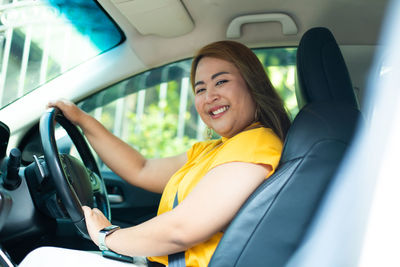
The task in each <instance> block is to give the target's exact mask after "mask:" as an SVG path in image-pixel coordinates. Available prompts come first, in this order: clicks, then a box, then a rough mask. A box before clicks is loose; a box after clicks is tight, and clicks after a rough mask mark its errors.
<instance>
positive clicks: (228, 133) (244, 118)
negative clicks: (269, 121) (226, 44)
mask: <svg viewBox="0 0 400 267" xmlns="http://www.w3.org/2000/svg"><path fill="white" fill-rule="evenodd" d="M194 93H195V106H196V109H197V112H198V113H199V114H200V117H201V118H202V120H203V121H204V123H205V124H206V125H207V126H208V127H210V128H212V129H214V131H215V132H216V133H218V134H219V135H221V136H224V137H232V136H234V135H236V134H237V133H239V132H241V131H242V130H243V129H244V128H246V127H247V126H249V125H250V124H251V123H252V122H253V121H254V113H255V110H256V104H255V102H254V100H253V98H252V97H251V95H250V91H249V89H248V87H247V85H246V82H245V81H244V79H243V77H242V75H241V74H240V72H239V70H238V69H237V68H236V66H235V65H234V64H233V63H231V62H229V61H225V60H222V59H218V58H212V57H204V58H202V59H201V60H200V61H199V63H198V65H197V69H196V76H195V85H194Z"/></svg>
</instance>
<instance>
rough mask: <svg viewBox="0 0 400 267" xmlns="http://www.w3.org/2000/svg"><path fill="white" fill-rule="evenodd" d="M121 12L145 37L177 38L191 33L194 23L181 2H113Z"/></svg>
mask: <svg viewBox="0 0 400 267" xmlns="http://www.w3.org/2000/svg"><path fill="white" fill-rule="evenodd" d="M113 2H114V4H115V6H116V7H117V8H118V9H119V11H120V12H121V13H122V14H123V15H124V16H125V17H126V18H127V19H128V20H129V22H130V23H132V25H133V26H134V27H135V28H136V29H137V30H138V31H139V32H140V33H141V34H143V35H148V34H154V35H159V36H162V37H176V36H181V35H184V34H186V33H189V32H190V31H191V30H192V29H193V27H194V24H193V21H192V19H191V17H190V15H189V13H188V12H187V10H186V8H185V6H184V5H183V3H182V2H181V1H180V0H128V1H126V0H113Z"/></svg>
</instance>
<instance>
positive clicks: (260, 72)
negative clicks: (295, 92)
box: [190, 41, 290, 140]
mask: <svg viewBox="0 0 400 267" xmlns="http://www.w3.org/2000/svg"><path fill="white" fill-rule="evenodd" d="M203 57H213V58H219V59H223V60H226V61H229V62H231V63H233V64H234V65H235V66H236V67H237V68H238V69H239V72H240V73H241V74H242V76H243V79H244V80H245V81H246V84H247V86H248V88H249V89H250V94H251V95H252V97H253V99H254V101H255V102H256V105H257V107H256V110H257V111H256V113H257V120H258V121H259V122H261V124H262V125H264V126H265V127H268V128H271V129H272V130H273V131H274V132H275V133H276V134H277V135H278V136H279V137H280V138H281V139H282V140H284V139H285V137H286V133H287V131H288V129H289V126H290V119H289V116H288V113H287V111H286V109H285V106H284V104H283V101H282V99H281V98H280V96H279V95H278V93H277V92H276V90H275V88H274V87H273V86H272V84H271V81H270V80H269V78H268V76H267V74H266V73H265V70H264V67H263V66H262V64H261V62H260V61H259V60H258V58H257V56H256V55H255V54H254V53H253V51H251V49H250V48H248V47H247V46H245V45H243V44H241V43H238V42H234V41H219V42H214V43H211V44H209V45H206V46H204V47H203V48H201V49H200V50H199V51H198V52H197V54H196V55H195V56H194V58H193V62H192V68H191V72H190V81H191V83H192V87H193V89H194V83H195V78H196V77H195V75H196V69H197V65H198V64H199V61H200V60H201V59H202V58H203Z"/></svg>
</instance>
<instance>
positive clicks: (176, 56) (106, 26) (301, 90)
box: [0, 0, 390, 266]
mask: <svg viewBox="0 0 400 267" xmlns="http://www.w3.org/2000/svg"><path fill="white" fill-rule="evenodd" d="M38 2H40V3H38ZM38 2H36V1H34V0H32V1H22V0H21V1H11V0H10V1H3V3H1V4H0V18H1V20H0V22H1V25H0V31H2V32H1V34H2V35H1V36H0V37H1V38H0V41H1V42H0V44H2V45H1V46H0V50H1V49H3V50H1V51H2V54H1V55H2V57H1V58H0V60H1V62H3V67H2V69H1V72H0V73H1V76H0V89H1V90H0V92H1V93H0V99H1V101H2V102H1V103H2V107H1V109H0V122H1V123H0V158H1V173H0V266H16V265H17V264H18V263H19V262H20V261H21V260H22V259H23V258H24V257H25V256H26V255H27V254H28V253H29V252H30V251H32V250H33V249H35V248H37V247H40V246H59V247H66V248H73V249H82V250H98V248H97V247H96V246H95V245H94V244H93V243H92V242H91V241H90V240H89V239H88V235H87V230H86V226H85V225H84V221H82V218H83V217H84V216H83V212H82V209H81V205H83V204H87V205H90V206H93V205H95V206H97V207H99V208H100V209H101V210H102V211H103V212H104V213H105V214H106V216H107V217H108V218H109V219H110V220H112V222H113V224H118V225H120V226H121V227H128V226H131V225H137V224H140V223H141V222H144V221H146V220H148V219H149V218H152V217H153V216H155V215H156V212H157V207H158V202H159V200H160V194H156V193H152V192H147V191H145V190H143V189H140V188H137V187H134V186H132V185H130V184H128V182H126V181H124V180H122V179H121V178H120V177H118V176H117V175H116V174H115V173H113V172H112V171H111V170H110V169H109V168H108V167H107V166H105V165H104V163H102V162H101V159H99V158H98V157H97V155H96V154H95V153H93V150H92V149H91V148H90V147H89V146H88V144H87V142H86V141H85V138H84V137H83V136H82V134H81V131H80V130H79V129H78V128H77V127H75V126H74V125H73V124H71V123H70V122H69V121H68V120H67V119H65V117H63V116H62V114H59V113H58V112H57V110H54V109H46V105H47V103H48V102H49V101H51V100H54V99H60V98H65V99H69V100H71V101H73V102H75V103H76V104H77V105H78V106H79V107H80V108H81V109H82V110H84V111H86V112H87V113H89V114H91V115H92V116H94V117H95V118H97V119H98V120H99V121H100V122H102V123H103V124H104V125H105V127H106V128H107V129H109V130H110V131H111V132H113V133H114V134H115V135H117V136H119V137H120V138H121V139H123V140H124V141H125V142H127V143H129V144H131V145H132V146H134V147H135V148H137V149H138V150H140V151H141V153H143V154H144V155H146V156H148V157H163V156H171V155H174V154H176V153H181V152H183V151H185V150H187V149H188V148H189V147H190V146H191V145H192V144H193V143H194V142H196V141H199V140H204V129H205V125H204V124H202V123H201V120H200V119H199V116H198V115H197V114H196V111H195V109H194V105H193V96H192V93H191V92H190V90H191V89H190V85H189V78H188V77H189V74H190V64H191V57H192V56H193V54H194V53H195V52H196V51H197V50H198V49H200V48H201V47H202V46H204V45H206V44H208V43H210V42H213V41H217V40H235V41H238V42H241V43H243V44H245V45H247V46H248V47H250V48H251V49H253V51H254V52H255V53H256V55H257V56H258V57H259V58H260V61H261V62H262V64H263V65H264V67H265V69H266V72H267V74H268V75H269V76H270V78H271V81H272V82H273V84H274V86H275V87H276V88H277V91H278V92H279V94H280V95H281V97H282V98H283V100H284V102H285V105H286V107H287V109H288V112H289V113H290V115H291V118H292V125H291V127H290V130H289V132H288V135H287V137H286V139H285V140H284V149H283V152H282V156H281V159H280V163H279V167H278V169H277V171H276V172H275V173H274V174H273V175H272V176H271V177H270V178H269V179H267V180H266V181H265V182H263V183H262V185H261V186H260V187H258V188H257V189H256V191H255V192H254V193H253V194H252V195H251V196H250V197H249V198H248V200H247V201H246V202H245V204H244V205H243V206H242V208H241V209H240V210H239V212H238V213H237V215H236V216H235V218H234V219H233V221H232V222H231V223H230V225H229V227H228V228H227V230H226V231H225V233H224V236H223V238H222V240H221V242H220V243H219V245H218V247H217V249H216V251H215V253H214V255H213V257H212V259H211V261H210V264H209V265H210V266H286V265H287V264H288V263H289V262H290V260H291V258H292V257H293V255H294V254H295V253H296V251H297V249H298V248H299V247H301V246H302V244H303V243H304V240H305V237H306V234H307V233H308V231H309V229H310V226H311V225H312V223H313V221H314V220H315V217H316V214H317V213H318V211H319V209H320V207H321V202H322V201H323V200H324V198H325V197H326V192H327V191H328V189H329V187H330V186H331V182H332V180H333V178H334V177H335V175H336V174H337V171H338V169H340V166H341V164H342V162H343V159H344V157H345V156H346V153H348V150H349V148H350V147H351V146H352V144H353V138H354V136H355V133H356V131H357V129H359V127H360V125H364V124H365V123H368V121H369V120H370V119H371V117H372V115H373V112H371V110H367V109H366V108H365V106H366V102H365V99H366V95H367V87H368V81H369V79H370V78H371V76H372V77H377V76H379V75H380V74H381V73H382V71H383V70H382V69H381V68H380V66H381V65H379V64H378V66H376V65H373V64H372V63H373V61H378V62H379V60H380V58H377V54H376V51H377V49H378V48H379V46H380V43H379V40H380V34H381V28H382V26H383V21H384V18H385V14H386V8H387V6H388V3H389V2H390V1H386V0H385V1H372V0H365V1H359V0H348V1H344V0H343V1H342V0H341V1H332V0H301V1H276V0H250V1H240V0H204V1H190V0H163V1H161V0H151V1H150V0H98V1H96V0H93V1H87V0H74V1H66V0H65V1H64V0H58V1H56V0H49V1H43V3H42V1H38ZM89 2H90V3H89ZM12 10H20V11H21V13H20V14H23V15H24V16H26V15H25V14H26V13H24V12H27V10H28V11H29V12H31V13H32V14H35V15H37V14H42V15H43V16H42V19H40V20H38V19H27V22H25V21H24V22H23V23H22V22H21V23H19V22H18V18H20V17H18V15H14V17H13V16H12V14H18V13H12V12H11V11H12ZM35 12H36V13H35ZM37 12H41V13H37ZM10 14H11V15H10ZM54 14H57V15H61V16H62V21H64V22H65V21H67V24H68V27H70V28H62V30H60V29H61V28H55V29H52V28H51V27H50V26H42V25H47V24H46V23H48V21H52V19H53V17H52V16H53V15H54ZM20 16H22V15H20ZM36 17H37V16H36ZM15 18H17V19H15ZM21 18H22V17H21ZM24 18H25V17H24ZM13 19H14V20H13ZM85 20H87V21H85ZM21 21H22V20H21ZM82 21H85V22H82ZM28 22H29V23H32V22H34V23H35V24H34V25H39V26H37V28H36V26H26V25H28ZM42 23H43V24H42ZM57 23H58V22H57ZM25 24H26V25H25ZM10 25H11V26H10ZM88 25H89V26H88ZM1 27H3V28H1ZM46 27H48V28H46ZM63 27H64V26H63ZM39 29H41V30H39ZM66 29H68V30H66ZM3 32H4V33H3ZM46 34H47V35H46ZM61 34H63V35H61ZM64 35H65V36H64ZM75 35H77V36H83V37H84V38H83V41H78V39H74V38H75V37H73V38H72V37H71V36H75ZM46 36H51V37H46ZM68 36H69V37H68ZM18 38H19V39H18ZM64 38H65V39H64ZM68 38H71V39H68ZM76 38H78V37H76ZM7 40H9V41H7ZM54 40H57V41H54ZM60 40H64V41H60ZM66 40H69V42H68V45H67V44H65V43H67V42H66ZM79 40H80V39H79ZM53 46H54V47H56V48H53ZM57 49H58V50H57ZM26 51H28V52H26ZM63 53H64V54H63ZM24 55H25V56H24ZM4 62H7V64H8V65H9V67H8V69H7V64H6V63H4ZM15 62H18V64H17V63H15ZM60 62H61V63H60ZM63 62H64V63H63ZM65 62H67V63H65ZM63 64H64V65H63ZM24 66H25V67H24ZM43 66H45V67H43ZM6 75H10V77H11V78H8V77H9V76H6ZM6 77H7V78H6ZM21 80H23V82H21ZM18 84H23V86H22V87H21V86H18ZM20 88H22V89H20ZM17 91H18V92H17ZM14 92H17V93H14ZM213 138H219V136H217V135H215V134H214V136H213ZM71 184H73V186H71ZM71 188H72V189H71ZM291 263H292V264H293V262H291Z"/></svg>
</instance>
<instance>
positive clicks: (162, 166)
mask: <svg viewBox="0 0 400 267" xmlns="http://www.w3.org/2000/svg"><path fill="white" fill-rule="evenodd" d="M49 106H51V107H58V108H59V109H60V110H61V111H62V112H63V114H64V116H65V117H66V118H67V119H69V120H70V121H71V122H73V123H74V124H76V125H77V126H79V127H80V128H81V129H82V131H83V132H84V134H85V136H86V138H87V139H88V141H89V143H90V144H91V146H92V147H93V149H94V150H95V151H96V153H97V154H98V155H99V156H100V158H101V159H102V160H103V162H104V163H105V164H106V165H107V166H108V167H109V168H110V169H111V170H112V171H114V172H115V173H116V174H117V175H119V176H120V177H122V178H123V179H125V180H126V181H128V182H129V183H131V184H133V185H135V186H138V187H141V188H144V189H146V190H149V191H153V192H157V193H162V191H163V190H164V187H165V185H166V184H167V182H168V180H169V178H170V177H171V176H172V175H173V174H174V173H175V172H176V171H177V170H178V169H179V168H180V167H182V166H183V165H184V164H185V163H186V161H187V156H186V153H183V154H181V155H178V156H175V157H169V158H162V159H146V158H144V157H143V156H142V155H141V154H140V153H139V152H138V151H136V150H135V149H133V148H132V147H131V146H129V145H128V144H126V143H125V142H123V141H122V140H121V139H119V138H118V137H116V136H115V135H113V134H112V133H111V132H109V131H108V130H107V129H106V128H105V127H104V126H103V125H102V124H101V123H100V122H99V121H97V120H96V119H95V118H93V117H92V116H90V115H89V114H87V113H85V112H84V111H82V110H81V109H79V108H78V107H77V106H76V105H75V104H73V103H71V102H69V101H65V100H58V101H56V102H53V103H50V104H49Z"/></svg>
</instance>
